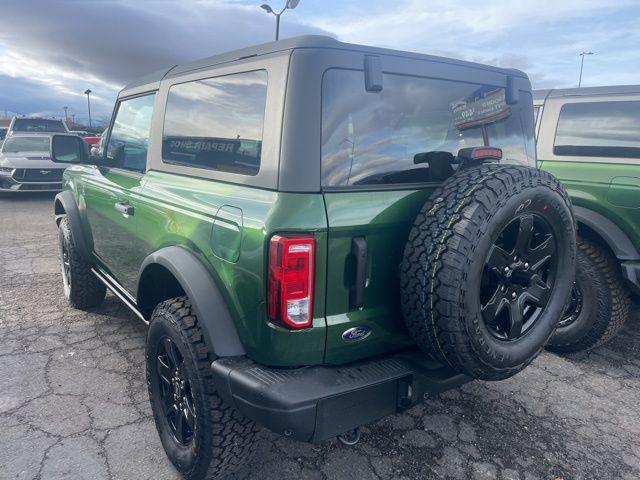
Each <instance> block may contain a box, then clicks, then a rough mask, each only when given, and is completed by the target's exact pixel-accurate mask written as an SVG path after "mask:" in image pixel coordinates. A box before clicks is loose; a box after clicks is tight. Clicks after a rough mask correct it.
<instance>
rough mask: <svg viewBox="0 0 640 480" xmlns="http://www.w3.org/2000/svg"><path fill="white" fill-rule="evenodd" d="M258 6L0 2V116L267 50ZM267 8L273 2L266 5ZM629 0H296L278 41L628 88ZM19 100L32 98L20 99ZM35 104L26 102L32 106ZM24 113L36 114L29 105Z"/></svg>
mask: <svg viewBox="0 0 640 480" xmlns="http://www.w3.org/2000/svg"><path fill="white" fill-rule="evenodd" d="M260 3H261V2H260V0H226V1H224V0H182V1H166V0H144V1H140V0H138V1H135V0H91V1H87V0H83V1H79V0H55V1H54V0H4V1H3V2H2V9H1V13H0V76H1V77H0V86H1V87H2V89H3V90H2V91H1V92H0V101H2V103H0V113H1V112H2V110H3V109H5V108H7V109H9V110H16V111H19V112H21V113H36V112H40V113H48V114H50V115H58V116H59V115H61V113H62V106H65V105H67V106H69V107H70V111H72V112H75V113H77V115H78V118H81V119H83V118H84V117H85V116H86V113H85V112H86V97H85V96H84V95H83V93H82V92H84V90H85V89H86V88H90V89H91V90H92V91H93V93H92V105H94V108H95V111H96V113H97V114H99V115H103V116H108V115H109V114H110V113H111V108H112V106H113V102H114V99H115V94H116V92H117V90H118V89H119V88H121V87H122V86H123V85H124V84H126V83H128V82H129V81H131V80H133V79H135V78H136V77H138V76H141V75H144V74H146V73H148V72H151V71H154V70H157V69H160V68H164V67H168V66H171V65H174V64H176V63H183V62H186V61H190V60H194V59H197V58H202V57H206V56H209V55H213V54H215V53H219V52H224V51H229V50H233V49H236V48H241V47H244V46H248V45H253V44H257V43H263V42H266V41H270V40H271V39H272V37H273V20H274V19H273V17H268V16H267V15H266V14H265V13H264V12H263V11H262V10H260V8H259V4H260ZM270 3H271V4H272V5H273V6H274V8H276V7H278V6H281V5H283V4H284V0H273V1H271V2H270ZM639 25H640V8H638V3H637V0H616V1H613V0H580V1H572V2H569V1H558V0H539V1H537V2H531V1H527V0H513V1H509V2H507V1H505V0H485V1H482V2H477V1H474V0H429V1H428V2H426V1H425V0H396V1H395V2H389V1H388V0H368V1H367V2H363V1H361V0H303V1H302V2H301V4H300V6H299V7H298V8H297V9H296V10H294V11H292V12H287V15H286V17H284V21H283V24H282V36H283V37H288V36H294V35H300V34H308V33H325V34H326V33H328V34H331V35H334V36H337V37H338V38H339V39H340V40H343V41H346V42H353V43H363V44H369V45H378V46H385V47H390V48H396V49H400V50H410V51H418V52H424V53H431V54H436V55H442V56H448V57H454V58H461V59H466V60H472V61H477V62H481V63H488V64H492V65H498V66H503V67H515V68H519V69H521V70H524V71H526V72H527V73H528V74H529V76H530V78H531V79H532V83H533V85H534V87H536V88H550V87H568V86H575V85H576V83H577V79H578V70H579V61H580V58H579V56H578V54H579V53H580V52H581V51H584V50H592V51H594V52H596V55H594V56H591V57H589V58H588V59H587V60H586V62H585V74H584V79H583V80H584V81H583V84H584V85H611V84H625V83H626V84H628V83H638V78H640V49H639V48H638V45H640V28H638V26H639ZM26 91H28V92H30V93H31V95H32V97H29V98H27V97H25V96H24V93H25V92H26ZM35 99H38V102H40V103H36V101H35ZM36 105H40V106H39V107H38V106H36Z"/></svg>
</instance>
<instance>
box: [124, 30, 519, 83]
mask: <svg viewBox="0 0 640 480" xmlns="http://www.w3.org/2000/svg"><path fill="white" fill-rule="evenodd" d="M298 48H331V49H339V50H352V51H353V50H355V51H361V52H363V53H370V54H378V55H394V56H402V57H408V58H417V59H423V60H433V61H438V62H441V63H450V64H455V65H464V66H471V67H476V68H478V67H481V68H485V69H489V70H494V71H500V72H509V73H511V74H513V75H517V76H523V77H524V76H526V75H525V74H524V73H523V72H521V71H519V70H515V69H504V68H498V67H491V66H487V65H482V64H478V63H473V62H467V61H463V60H454V59H450V58H445V57H437V56H434V55H427V54H421V53H412V52H404V51H400V50H391V49H386V48H378V47H369V46H364V45H355V44H350V43H344V42H340V41H338V40H336V39H335V38H332V37H327V36H323V35H303V36H299V37H293V38H287V39H284V40H278V41H276V42H269V43H264V44H262V45H256V46H252V47H247V48H242V49H240V50H234V51H231V52H227V53H222V54H219V55H214V56H211V57H207V58H203V59H201V60H196V61H194V62H189V63H185V64H183V65H174V66H172V67H169V68H165V69H162V70H159V71H157V72H154V73H152V74H149V75H145V76H144V77H142V78H139V79H137V80H135V81H134V82H132V83H130V84H129V85H127V86H126V87H125V88H124V89H123V90H129V89H132V88H137V87H140V86H142V85H148V84H150V83H155V82H159V81H160V80H162V79H163V78H164V77H166V76H167V75H169V74H171V76H176V75H180V74H182V73H186V72H189V71H193V70H199V69H201V68H207V67H212V66H215V65H221V64H224V63H229V62H233V61H236V60H241V59H243V58H249V57H256V56H261V55H267V54H272V53H278V52H284V51H290V50H294V49H298Z"/></svg>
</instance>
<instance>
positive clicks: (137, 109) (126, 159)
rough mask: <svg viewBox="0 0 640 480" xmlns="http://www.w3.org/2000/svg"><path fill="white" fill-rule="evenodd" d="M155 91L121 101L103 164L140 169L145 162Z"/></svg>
mask: <svg viewBox="0 0 640 480" xmlns="http://www.w3.org/2000/svg"><path fill="white" fill-rule="evenodd" d="M154 100H155V94H151V95H145V96H143V97H136V98H132V99H131V100H125V101H123V102H121V103H120V105H119V107H118V113H117V114H116V119H115V122H114V123H113V128H112V129H111V134H110V135H109V143H108V144H107V152H106V156H105V158H104V164H105V165H106V166H109V167H115V168H125V169H127V170H136V171H139V172H143V171H144V170H145V168H146V165H147V150H148V148H149V130H150V129H151V116H152V114H153V102H154Z"/></svg>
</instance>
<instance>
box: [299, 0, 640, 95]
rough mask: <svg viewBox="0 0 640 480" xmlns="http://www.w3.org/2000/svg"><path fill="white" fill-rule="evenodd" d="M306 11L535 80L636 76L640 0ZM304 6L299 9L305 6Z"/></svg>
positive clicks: (404, 46) (569, 82)
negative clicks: (581, 74) (581, 72)
mask: <svg viewBox="0 0 640 480" xmlns="http://www.w3.org/2000/svg"><path fill="white" fill-rule="evenodd" d="M347 3H348V6H347V7H346V8H343V9H337V10H331V9H325V11H326V12H327V13H314V15H312V16H303V17H302V18H303V20H305V21H308V22H310V23H311V24H312V25H315V26H318V27H320V28H324V29H328V30H330V31H332V32H333V33H335V34H336V35H337V36H338V37H339V38H340V39H341V40H344V41H348V42H354V43H365V44H374V45H381V46H387V47H390V48H396V49H401V50H413V51H418V52H423V53H431V54H436V55H443V56H451V57H454V58H461V59H465V60H471V61H476V62H481V63H488V64H492V65H498V66H503V67H515V68H520V69H522V70H524V71H526V72H527V73H528V74H529V75H530V77H531V78H532V81H533V84H534V87H536V88H549V87H572V86H575V84H576V83H577V80H578V68H579V60H580V59H579V56H578V54H579V53H580V52H581V51H584V50H593V51H595V52H597V55H596V56H594V57H591V58H589V59H588V67H587V68H586V69H585V79H584V80H585V82H584V84H585V85H612V84H618V83H638V78H639V77H640V49H639V48H638V45H640V29H639V28H638V26H639V25H640V8H638V2H637V0H616V1H611V0H581V1H571V2H569V1H558V0H539V1H536V2H531V1H526V0H513V1H509V2H507V1H504V0H484V1H482V2H477V1H471V0H430V1H429V2H425V1H424V0H398V1H396V2H393V3H390V2H388V1H383V0H371V1H369V2H367V7H366V11H364V10H365V9H364V8H362V7H361V6H360V7H357V6H356V5H361V2H355V1H352V2H347ZM302 11H303V10H302V9H301V12H302Z"/></svg>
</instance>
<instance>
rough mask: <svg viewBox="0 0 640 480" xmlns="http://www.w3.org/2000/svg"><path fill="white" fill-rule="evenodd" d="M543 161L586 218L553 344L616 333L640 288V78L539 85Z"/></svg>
mask: <svg viewBox="0 0 640 480" xmlns="http://www.w3.org/2000/svg"><path fill="white" fill-rule="evenodd" d="M534 105H535V112H536V127H537V133H538V135H537V139H538V141H537V151H538V162H539V166H540V167H541V168H543V169H544V170H547V171H549V172H551V173H553V174H554V175H555V176H557V177H558V179H560V180H561V181H562V183H563V184H564V185H565V187H566V189H567V191H568V193H569V196H570V198H571V201H572V203H573V206H574V213H575V217H576V220H577V225H578V242H577V243H578V251H577V272H576V284H575V288H574V290H573V292H572V299H571V303H570V305H569V307H568V309H567V311H566V313H565V314H564V315H563V317H562V319H561V321H560V324H559V327H558V329H557V331H556V333H555V334H554V335H553V337H552V338H551V341H550V344H549V348H550V349H552V350H555V351H559V352H575V351H579V350H584V349H588V348H593V347H595V346H598V345H601V344H602V343H604V342H605V341H607V340H608V339H610V338H611V337H613V336H614V335H615V334H616V333H617V332H618V331H619V330H620V329H621V328H622V326H623V324H624V322H625V320H626V319H627V317H628V316H629V308H630V303H631V298H632V297H633V296H635V297H636V298H637V296H638V295H639V294H640V86H617V87H596V88H580V89H565V90H541V91H537V92H534Z"/></svg>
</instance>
